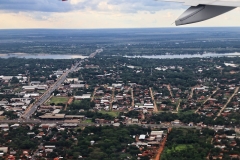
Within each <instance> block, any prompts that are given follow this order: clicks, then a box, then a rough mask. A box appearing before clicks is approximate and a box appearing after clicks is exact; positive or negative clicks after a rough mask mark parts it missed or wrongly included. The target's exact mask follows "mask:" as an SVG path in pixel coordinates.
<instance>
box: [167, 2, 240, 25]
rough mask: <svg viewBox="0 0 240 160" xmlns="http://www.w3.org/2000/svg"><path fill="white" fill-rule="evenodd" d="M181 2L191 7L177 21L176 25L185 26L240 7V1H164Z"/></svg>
mask: <svg viewBox="0 0 240 160" xmlns="http://www.w3.org/2000/svg"><path fill="white" fill-rule="evenodd" d="M164 1H169V2H180V3H184V5H188V6H191V7H189V8H188V9H187V10H186V11H185V12H184V13H183V14H182V15H181V16H180V17H179V18H178V19H177V20H176V21H175V24H176V25H177V26H179V25H185V24H191V23H196V22H201V21H204V20H207V19H210V18H213V17H216V16H219V15H221V14H223V13H226V12H228V11H231V10H233V9H234V8H236V7H240V0H228V1H227V0H164Z"/></svg>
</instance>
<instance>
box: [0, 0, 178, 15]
mask: <svg viewBox="0 0 240 160" xmlns="http://www.w3.org/2000/svg"><path fill="white" fill-rule="evenodd" d="M99 2H105V3H107V4H108V5H111V6H113V7H114V8H117V11H119V12H127V13H136V12H138V11H148V12H150V13H154V12H156V11H158V10H163V9H177V8H178V9H179V8H180V7H182V5H181V4H178V3H170V2H161V1H154V0H84V1H81V2H79V3H77V4H71V3H70V2H62V1H59V0H1V1H0V10H2V11H10V12H20V11H24V12H28V11H39V12H70V11H74V10H86V9H90V10H94V11H103V9H102V8H101V7H100V6H99ZM104 11H110V9H105V10H104Z"/></svg>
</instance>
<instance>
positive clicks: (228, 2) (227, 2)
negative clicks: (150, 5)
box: [163, 0, 240, 7]
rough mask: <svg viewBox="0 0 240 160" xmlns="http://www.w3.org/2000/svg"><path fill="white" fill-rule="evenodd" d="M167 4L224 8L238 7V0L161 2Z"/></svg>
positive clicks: (176, 0) (239, 0)
mask: <svg viewBox="0 0 240 160" xmlns="http://www.w3.org/2000/svg"><path fill="white" fill-rule="evenodd" d="M163 1H168V2H179V3H184V5H187V6H198V5H214V6H226V7H240V0H163Z"/></svg>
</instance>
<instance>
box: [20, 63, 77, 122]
mask: <svg viewBox="0 0 240 160" xmlns="http://www.w3.org/2000/svg"><path fill="white" fill-rule="evenodd" d="M79 65H81V61H80V62H77V63H76V64H75V65H74V66H72V68H71V69H70V70H67V71H66V72H65V73H63V75H62V76H60V77H59V78H58V79H57V81H56V82H55V83H54V84H53V85H52V86H51V87H49V89H48V90H47V91H46V92H45V93H44V94H43V95H42V96H41V97H40V98H39V99H38V100H37V101H35V102H34V104H33V105H32V107H31V108H28V109H27V110H26V112H25V113H24V115H23V116H22V118H25V119H29V118H30V117H31V116H32V114H34V112H35V111H36V110H37V108H38V106H40V105H42V104H43V103H44V102H45V101H46V100H47V99H48V98H49V97H50V96H51V94H52V92H53V91H54V90H56V89H57V88H58V87H60V86H61V84H62V83H63V82H64V81H65V79H66V78H67V76H68V74H69V73H70V72H73V71H74V70H76V68H77V67H78V66H79Z"/></svg>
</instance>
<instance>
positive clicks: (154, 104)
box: [149, 87, 158, 112]
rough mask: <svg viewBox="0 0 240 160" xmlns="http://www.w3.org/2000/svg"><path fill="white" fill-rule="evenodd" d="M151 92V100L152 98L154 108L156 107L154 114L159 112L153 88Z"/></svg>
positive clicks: (150, 89)
mask: <svg viewBox="0 0 240 160" xmlns="http://www.w3.org/2000/svg"><path fill="white" fill-rule="evenodd" d="M149 92H150V95H151V98H152V101H153V106H154V109H153V112H158V109H157V105H156V102H155V99H154V95H153V91H152V88H151V87H150V88H149Z"/></svg>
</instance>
